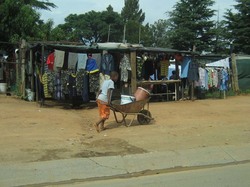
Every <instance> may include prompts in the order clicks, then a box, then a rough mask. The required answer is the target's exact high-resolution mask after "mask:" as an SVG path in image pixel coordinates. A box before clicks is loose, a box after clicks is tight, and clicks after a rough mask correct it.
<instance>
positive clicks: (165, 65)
mask: <svg viewBox="0 0 250 187" xmlns="http://www.w3.org/2000/svg"><path fill="white" fill-rule="evenodd" d="M160 65H161V76H162V77H167V76H168V67H169V61H168V60H162V61H161V62H160Z"/></svg>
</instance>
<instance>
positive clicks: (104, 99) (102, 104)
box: [94, 71, 119, 132]
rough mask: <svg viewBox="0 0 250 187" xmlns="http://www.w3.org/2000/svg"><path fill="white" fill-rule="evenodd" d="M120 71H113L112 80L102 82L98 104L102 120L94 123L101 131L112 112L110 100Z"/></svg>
mask: <svg viewBox="0 0 250 187" xmlns="http://www.w3.org/2000/svg"><path fill="white" fill-rule="evenodd" d="M118 76H119V75H118V73H117V72H115V71H112V72H111V73H110V80H105V81H104V82H103V84H102V87H101V90H100V92H99V93H100V94H99V96H98V97H97V100H96V102H97V105H98V109H99V115H100V120H99V121H98V122H97V123H96V124H94V126H95V128H96V131H97V132H100V131H102V130H104V123H105V121H106V120H107V119H108V118H109V114H110V107H109V105H110V102H111V94H112V90H113V89H114V82H116V81H117V80H118Z"/></svg>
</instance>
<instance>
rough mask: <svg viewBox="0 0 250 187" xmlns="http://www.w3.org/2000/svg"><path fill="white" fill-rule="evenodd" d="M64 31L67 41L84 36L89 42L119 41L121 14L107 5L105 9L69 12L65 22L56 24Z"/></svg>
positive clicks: (76, 39)
mask: <svg viewBox="0 0 250 187" xmlns="http://www.w3.org/2000/svg"><path fill="white" fill-rule="evenodd" d="M58 28H60V29H62V30H63V31H64V32H65V35H66V36H65V38H64V39H66V40H69V41H79V40H80V38H84V39H86V40H88V41H89V42H107V41H116V42H117V41H121V36H122V20H121V16H120V15H119V14H118V13H117V12H114V11H113V8H112V6H108V7H107V9H106V11H102V12H96V11H93V10H92V11H90V12H87V13H85V14H79V15H77V14H70V15H69V16H68V17H66V18H65V23H64V24H61V25H58Z"/></svg>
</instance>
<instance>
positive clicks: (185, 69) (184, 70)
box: [181, 56, 191, 78]
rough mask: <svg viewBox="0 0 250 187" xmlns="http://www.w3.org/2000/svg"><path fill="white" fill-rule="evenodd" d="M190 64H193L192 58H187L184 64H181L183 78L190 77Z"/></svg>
mask: <svg viewBox="0 0 250 187" xmlns="http://www.w3.org/2000/svg"><path fill="white" fill-rule="evenodd" d="M190 62H191V57H188V56H185V57H184V60H183V62H182V63H181V78H187V77H188V69H189V64H190Z"/></svg>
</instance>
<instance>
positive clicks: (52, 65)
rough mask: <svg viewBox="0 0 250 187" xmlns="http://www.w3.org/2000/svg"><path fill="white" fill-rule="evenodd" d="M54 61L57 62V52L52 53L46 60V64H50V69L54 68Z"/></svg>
mask: <svg viewBox="0 0 250 187" xmlns="http://www.w3.org/2000/svg"><path fill="white" fill-rule="evenodd" d="M54 63H55V54H54V53H51V54H50V55H49V56H48V58H47V61H46V64H47V65H48V69H49V70H53V69H54Z"/></svg>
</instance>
